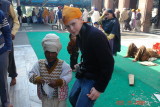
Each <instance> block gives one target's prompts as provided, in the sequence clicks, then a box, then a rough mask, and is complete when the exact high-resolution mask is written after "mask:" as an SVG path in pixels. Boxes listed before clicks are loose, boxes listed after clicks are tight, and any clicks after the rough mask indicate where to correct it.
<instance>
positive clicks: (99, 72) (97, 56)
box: [62, 6, 114, 107]
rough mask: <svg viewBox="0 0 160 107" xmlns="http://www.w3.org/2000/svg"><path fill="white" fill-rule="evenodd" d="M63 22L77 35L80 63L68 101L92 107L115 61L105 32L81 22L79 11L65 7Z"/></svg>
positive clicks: (107, 80)
mask: <svg viewBox="0 0 160 107" xmlns="http://www.w3.org/2000/svg"><path fill="white" fill-rule="evenodd" d="M62 16H63V17H62V20H63V23H64V25H65V27H66V29H67V30H68V31H69V32H70V33H71V34H72V35H76V42H77V44H78V47H79V49H80V51H81V54H82V56H81V64H79V69H77V72H76V78H77V79H76V81H75V83H74V85H73V87H72V90H71V93H70V96H69V100H70V103H71V104H72V106H73V107H82V105H83V107H93V105H94V102H95V100H96V99H97V98H98V97H99V95H100V94H101V93H103V92H104V91H105V89H106V87H107V85H108V83H109V81H110V79H111V76H112V72H113V68H114V59H113V56H112V52H111V49H110V45H109V43H108V40H107V38H106V36H105V34H104V33H103V32H101V31H100V30H98V29H97V28H95V27H93V26H90V25H88V24H86V23H84V22H83V21H82V12H81V11H80V9H79V8H75V7H68V6H64V9H63V11H62Z"/></svg>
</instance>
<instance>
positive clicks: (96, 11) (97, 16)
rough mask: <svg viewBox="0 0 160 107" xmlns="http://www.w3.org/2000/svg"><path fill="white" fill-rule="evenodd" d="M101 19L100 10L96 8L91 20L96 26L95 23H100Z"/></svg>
mask: <svg viewBox="0 0 160 107" xmlns="http://www.w3.org/2000/svg"><path fill="white" fill-rule="evenodd" d="M99 18H100V14H99V11H98V9H97V8H94V12H93V14H92V16H91V20H92V24H93V26H94V23H95V22H98V20H99Z"/></svg>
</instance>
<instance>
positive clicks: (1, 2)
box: [0, 0, 20, 86]
mask: <svg viewBox="0 0 160 107" xmlns="http://www.w3.org/2000/svg"><path fill="white" fill-rule="evenodd" d="M0 10H2V11H3V12H4V14H5V17H6V18H7V21H8V23H9V25H10V29H11V36H12V40H14V39H15V36H16V33H17V32H18V29H19V27H20V24H19V21H18V18H17V15H16V13H15V11H14V8H13V6H12V5H11V3H10V2H9V1H7V0H0ZM8 73H9V77H11V78H12V80H11V83H10V86H13V85H15V84H16V77H17V75H18V74H17V70H16V64H15V59H14V47H13V42H12V50H11V52H10V53H9V66H8Z"/></svg>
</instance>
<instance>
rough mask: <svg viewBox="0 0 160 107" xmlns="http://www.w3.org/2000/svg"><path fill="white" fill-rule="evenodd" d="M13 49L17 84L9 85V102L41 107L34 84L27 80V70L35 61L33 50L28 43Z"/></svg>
mask: <svg viewBox="0 0 160 107" xmlns="http://www.w3.org/2000/svg"><path fill="white" fill-rule="evenodd" d="M14 49H15V62H16V67H17V73H18V77H17V84H16V85H15V86H12V87H9V91H10V100H11V103H12V104H13V105H14V107H41V101H40V100H39V99H38V97H37V92H36V85H33V84H31V83H30V82H29V80H28V72H29V70H30V69H31V68H32V66H33V65H34V63H35V62H36V61H37V57H36V55H35V53H34V50H33V49H32V47H31V46H30V45H19V46H15V47H14ZM8 82H10V78H8Z"/></svg>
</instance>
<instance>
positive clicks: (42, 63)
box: [29, 34, 72, 107]
mask: <svg viewBox="0 0 160 107" xmlns="http://www.w3.org/2000/svg"><path fill="white" fill-rule="evenodd" d="M42 46H43V49H44V54H45V57H46V59H42V60H39V61H38V62H37V63H36V64H35V65H34V67H33V68H32V70H31V71H30V72H29V80H30V82H31V83H33V84H37V93H38V97H39V99H40V100H41V101H42V107H66V99H67V95H68V83H69V82H70V81H71V78H72V72H71V68H70V66H69V65H68V64H67V63H66V62H65V61H63V60H60V59H58V58H57V56H58V53H59V51H60V50H61V48H62V45H61V43H60V41H59V37H58V36H57V35H55V34H47V35H46V36H45V38H44V39H43V40H42Z"/></svg>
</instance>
